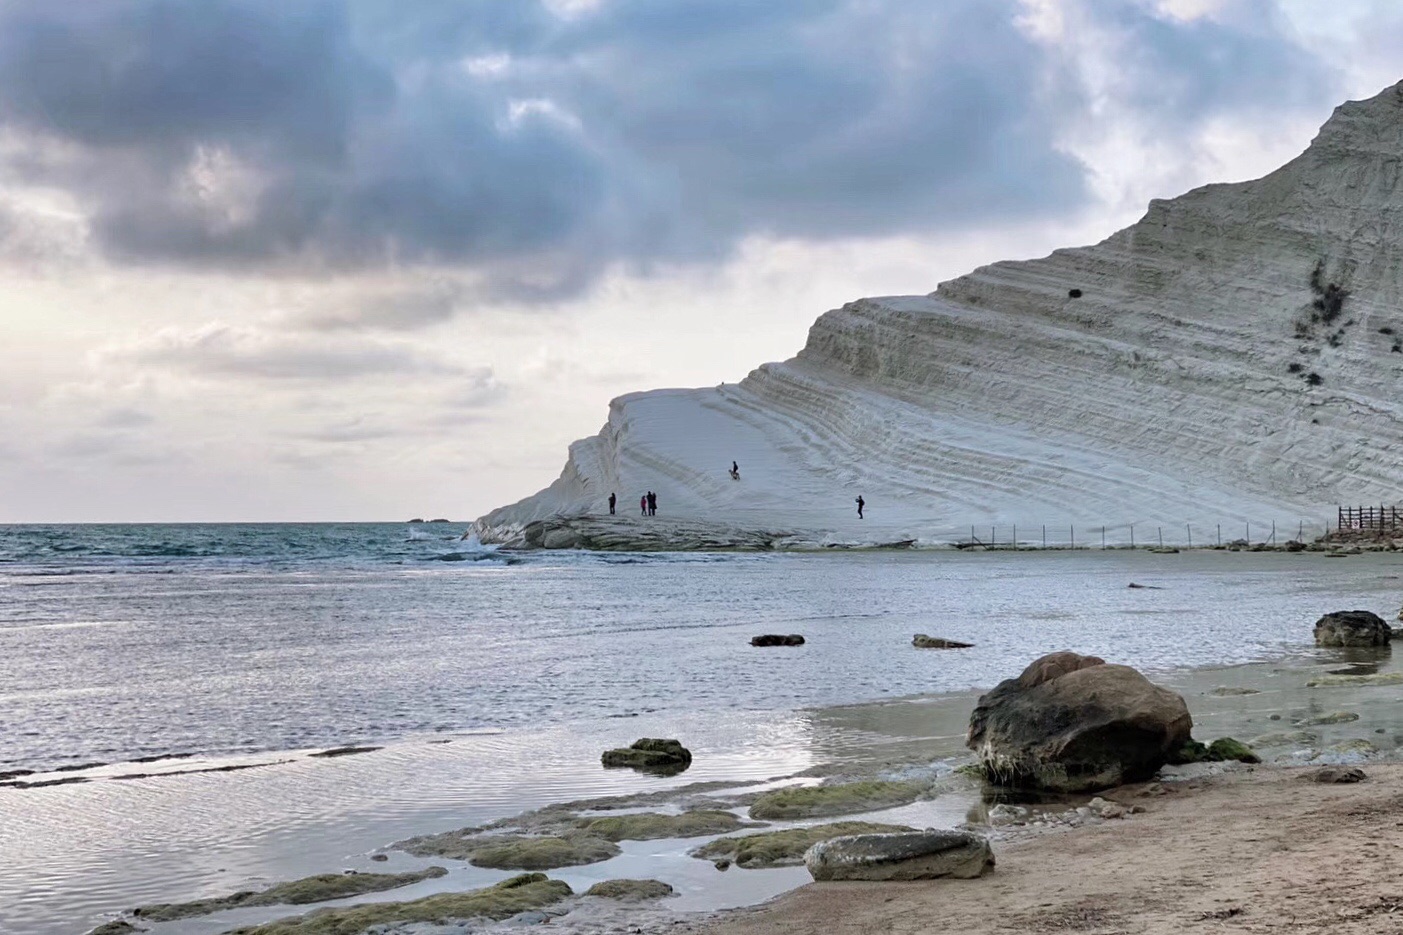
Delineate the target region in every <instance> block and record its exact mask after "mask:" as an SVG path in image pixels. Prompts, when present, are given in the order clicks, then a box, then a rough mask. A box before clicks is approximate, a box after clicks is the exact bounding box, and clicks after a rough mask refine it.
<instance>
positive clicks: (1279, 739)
mask: <svg viewBox="0 0 1403 935" xmlns="http://www.w3.org/2000/svg"><path fill="white" fill-rule="evenodd" d="M1318 740H1320V735H1319V734H1313V733H1311V732H1310V731H1308V730H1293V731H1286V732H1282V733H1275V734H1263V735H1262V736H1260V737H1255V738H1253V740H1252V746H1254V747H1285V746H1297V747H1307V746H1310V745H1311V744H1313V743H1315V742H1317V741H1318Z"/></svg>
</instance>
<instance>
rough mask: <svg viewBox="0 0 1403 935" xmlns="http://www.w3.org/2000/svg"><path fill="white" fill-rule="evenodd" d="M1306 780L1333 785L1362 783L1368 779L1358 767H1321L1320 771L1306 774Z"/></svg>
mask: <svg viewBox="0 0 1403 935" xmlns="http://www.w3.org/2000/svg"><path fill="white" fill-rule="evenodd" d="M1306 778H1307V779H1309V780H1310V781H1311V782H1323V783H1330V784H1335V783H1353V782H1363V781H1364V780H1365V779H1367V778H1368V777H1367V776H1365V775H1364V770H1362V769H1360V768H1359V767H1358V766H1322V767H1320V769H1317V770H1314V771H1313V772H1310V773H1307V774H1306Z"/></svg>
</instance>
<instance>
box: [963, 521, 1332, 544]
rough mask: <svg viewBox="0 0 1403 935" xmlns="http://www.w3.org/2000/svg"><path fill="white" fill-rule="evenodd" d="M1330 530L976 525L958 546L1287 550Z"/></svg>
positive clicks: (1309, 526)
mask: <svg viewBox="0 0 1403 935" xmlns="http://www.w3.org/2000/svg"><path fill="white" fill-rule="evenodd" d="M1337 528H1338V527H1337ZM1345 528H1348V527H1345ZM1330 532H1331V524H1330V521H1329V520H1317V521H1314V522H1311V521H1308V520H1291V521H1280V522H1278V521H1275V520H1268V521H1265V522H1261V523H1252V522H1244V521H1237V520H1234V521H1230V522H1226V523H1218V522H1213V523H1195V522H1185V523H1178V524H1172V525H1164V524H1162V523H1121V524H1118V525H1099V526H1098V525H1085V526H1078V525H1075V524H1072V523H1068V524H1066V525H1061V524H1045V523H1034V524H1027V525H1018V524H1006V525H999V524H990V525H985V526H981V525H979V524H977V523H975V524H971V525H970V527H969V538H968V539H964V538H961V539H960V540H958V541H956V542H955V546H956V547H957V548H985V549H1156V548H1159V549H1182V548H1189V549H1194V548H1217V547H1228V548H1232V547H1237V548H1250V547H1252V546H1269V547H1270V546H1284V545H1286V544H1287V543H1288V542H1299V543H1302V544H1306V543H1310V542H1313V541H1315V540H1316V539H1318V538H1320V537H1322V536H1324V535H1327V534H1329V533H1330Z"/></svg>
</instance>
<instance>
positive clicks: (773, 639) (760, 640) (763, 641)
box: [750, 633, 804, 646]
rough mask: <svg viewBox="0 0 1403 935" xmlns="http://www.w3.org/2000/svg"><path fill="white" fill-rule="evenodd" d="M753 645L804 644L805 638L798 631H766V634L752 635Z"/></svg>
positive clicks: (751, 642) (751, 641) (751, 643)
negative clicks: (785, 632)
mask: <svg viewBox="0 0 1403 935" xmlns="http://www.w3.org/2000/svg"><path fill="white" fill-rule="evenodd" d="M750 645H751V646H803V645H804V638H803V637H802V636H800V635H799V634H798V633H789V634H783V633H766V634H765V635H764V636H752V637H751V638H750Z"/></svg>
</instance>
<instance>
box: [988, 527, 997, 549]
mask: <svg viewBox="0 0 1403 935" xmlns="http://www.w3.org/2000/svg"><path fill="white" fill-rule="evenodd" d="M997 538H998V536H996V535H994V527H993V526H990V527H989V548H991V549H992V548H993V547H994V540H995V539H997Z"/></svg>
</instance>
